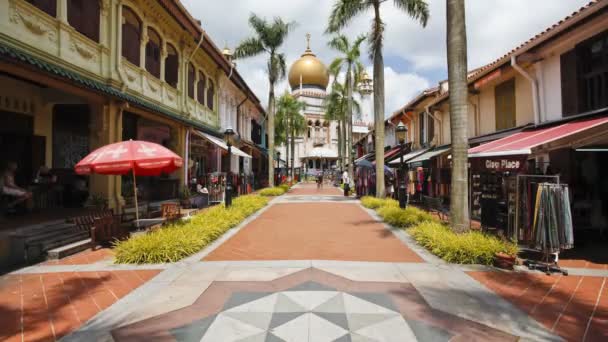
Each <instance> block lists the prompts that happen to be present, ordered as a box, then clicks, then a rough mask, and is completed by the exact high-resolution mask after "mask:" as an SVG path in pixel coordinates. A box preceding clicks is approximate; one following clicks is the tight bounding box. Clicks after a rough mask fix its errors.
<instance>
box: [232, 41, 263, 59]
mask: <svg viewBox="0 0 608 342" xmlns="http://www.w3.org/2000/svg"><path fill="white" fill-rule="evenodd" d="M264 51H266V50H265V49H264V44H263V43H262V41H261V40H260V39H259V38H254V37H250V38H247V39H245V40H243V41H242V42H241V43H240V44H239V45H238V46H237V47H236V49H235V50H234V57H235V58H247V57H253V56H257V55H259V54H261V53H262V52H264Z"/></svg>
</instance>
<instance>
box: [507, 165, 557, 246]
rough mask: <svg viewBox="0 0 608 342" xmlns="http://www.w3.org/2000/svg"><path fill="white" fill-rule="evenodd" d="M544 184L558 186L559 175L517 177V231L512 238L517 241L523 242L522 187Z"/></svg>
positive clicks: (514, 231)
mask: <svg viewBox="0 0 608 342" xmlns="http://www.w3.org/2000/svg"><path fill="white" fill-rule="evenodd" d="M531 182H534V183H539V184H540V183H544V182H554V183H556V184H560V179H559V176H558V175H555V176H552V175H551V176H550V175H517V181H516V187H517V189H516V195H515V203H516V205H515V229H513V236H512V238H513V239H514V240H515V241H522V240H523V239H522V237H521V236H519V233H520V230H521V229H522V227H521V224H522V222H520V220H519V218H520V210H521V206H522V198H521V197H522V196H521V189H522V185H526V184H528V183H531Z"/></svg>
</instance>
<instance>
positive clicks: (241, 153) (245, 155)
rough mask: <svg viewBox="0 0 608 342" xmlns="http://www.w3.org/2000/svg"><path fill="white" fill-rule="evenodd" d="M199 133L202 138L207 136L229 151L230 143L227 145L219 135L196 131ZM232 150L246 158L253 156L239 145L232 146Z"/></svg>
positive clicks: (215, 143)
mask: <svg viewBox="0 0 608 342" xmlns="http://www.w3.org/2000/svg"><path fill="white" fill-rule="evenodd" d="M194 132H195V133H196V134H197V135H199V136H200V137H202V138H205V139H207V140H209V141H210V142H212V143H213V144H214V145H216V146H217V147H219V148H221V149H223V150H226V151H228V145H226V143H225V142H224V141H223V140H222V139H220V138H217V137H214V136H213V135H211V134H207V133H204V132H201V131H194ZM230 150H231V152H232V153H234V154H235V155H237V156H239V157H244V158H251V156H250V155H248V154H247V153H245V152H243V151H241V150H240V149H239V148H238V147H235V146H232V147H231V148H230Z"/></svg>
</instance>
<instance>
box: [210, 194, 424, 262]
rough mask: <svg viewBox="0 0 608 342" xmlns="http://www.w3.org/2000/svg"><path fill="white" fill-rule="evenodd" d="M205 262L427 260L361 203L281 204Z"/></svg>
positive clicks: (251, 223) (269, 209)
mask: <svg viewBox="0 0 608 342" xmlns="http://www.w3.org/2000/svg"><path fill="white" fill-rule="evenodd" d="M204 260H205V261H222V260H224V261H225V260H347V261H385V262H422V259H421V258H420V257H419V256H418V255H417V254H416V253H415V252H414V251H412V250H411V249H410V248H408V247H407V246H406V245H405V244H404V243H403V242H401V241H400V240H399V239H398V238H396V237H395V236H394V235H393V233H391V232H390V231H389V230H387V229H386V228H385V227H384V225H383V224H381V223H379V222H377V221H376V220H375V219H374V218H372V217H371V216H370V215H369V214H368V213H367V212H365V211H364V210H363V209H361V207H360V206H359V205H358V204H349V203H333V204H332V205H327V204H324V203H297V204H293V203H290V204H276V205H273V206H271V207H269V208H268V210H266V211H264V212H263V213H262V214H261V215H260V216H259V217H258V218H257V219H255V220H254V221H252V222H250V223H249V224H248V225H247V226H245V227H244V228H242V229H241V230H240V231H239V232H238V233H236V234H235V235H234V236H232V237H231V238H230V239H228V240H227V241H226V242H224V243H223V244H222V245H221V246H219V247H218V248H217V249H215V250H213V251H212V252H211V253H209V254H208V255H207V256H206V257H205V258H204Z"/></svg>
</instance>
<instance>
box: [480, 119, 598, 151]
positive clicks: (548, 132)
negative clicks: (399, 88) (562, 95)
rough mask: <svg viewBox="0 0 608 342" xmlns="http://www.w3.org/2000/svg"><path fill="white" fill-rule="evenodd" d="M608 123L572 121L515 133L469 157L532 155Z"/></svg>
mask: <svg viewBox="0 0 608 342" xmlns="http://www.w3.org/2000/svg"><path fill="white" fill-rule="evenodd" d="M606 123H608V117H601V118H594V119H588V120H582V121H572V122H567V123H564V124H561V125H556V126H551V127H547V128H537V129H534V130H529V131H522V132H519V133H515V134H513V135H510V136H508V137H504V138H502V139H498V140H495V141H492V142H489V143H487V144H483V145H479V146H477V147H474V148H471V149H469V157H472V158H474V157H493V156H505V155H517V154H531V153H532V149H534V148H535V147H539V146H542V145H545V144H547V143H550V142H554V141H557V140H560V139H564V138H566V137H569V136H572V135H574V134H577V133H582V132H585V131H586V130H589V129H591V128H594V127H597V126H600V125H603V124H606Z"/></svg>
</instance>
